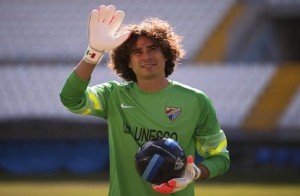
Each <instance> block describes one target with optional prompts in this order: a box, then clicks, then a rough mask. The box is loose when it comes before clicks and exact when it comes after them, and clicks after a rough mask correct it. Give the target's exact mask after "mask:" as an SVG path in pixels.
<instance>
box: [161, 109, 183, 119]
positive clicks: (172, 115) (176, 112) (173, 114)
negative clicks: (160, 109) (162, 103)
mask: <svg viewBox="0 0 300 196" xmlns="http://www.w3.org/2000/svg"><path fill="white" fill-rule="evenodd" d="M165 112H166V114H167V116H168V118H169V119H170V120H172V121H173V120H175V119H177V118H178V117H179V116H180V113H181V109H180V108H176V107H168V106H167V107H166V108H165Z"/></svg>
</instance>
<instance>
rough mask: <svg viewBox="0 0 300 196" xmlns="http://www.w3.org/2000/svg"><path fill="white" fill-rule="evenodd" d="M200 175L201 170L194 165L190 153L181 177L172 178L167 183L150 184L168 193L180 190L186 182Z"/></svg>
mask: <svg viewBox="0 0 300 196" xmlns="http://www.w3.org/2000/svg"><path fill="white" fill-rule="evenodd" d="M200 175H201V170H200V169H199V168H198V167H197V166H196V165H195V163H194V159H193V157H192V156H191V155H190V156H189V157H188V160H187V165H186V169H185V172H184V174H183V176H182V177H181V178H173V179H171V180H169V181H168V182H167V183H163V184H160V185H155V184H153V185H152V188H153V189H154V190H155V191H157V192H159V193H163V194H170V193H174V192H177V191H181V190H182V189H184V188H186V187H187V185H188V184H190V183H191V182H193V181H194V180H196V179H198V178H199V177H200Z"/></svg>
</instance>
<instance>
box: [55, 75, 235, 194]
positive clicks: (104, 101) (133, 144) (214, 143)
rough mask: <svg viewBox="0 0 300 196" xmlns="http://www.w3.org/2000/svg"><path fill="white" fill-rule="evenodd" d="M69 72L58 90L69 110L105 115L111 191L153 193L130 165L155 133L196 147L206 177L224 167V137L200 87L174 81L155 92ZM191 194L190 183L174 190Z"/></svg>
mask: <svg viewBox="0 0 300 196" xmlns="http://www.w3.org/2000/svg"><path fill="white" fill-rule="evenodd" d="M88 84H89V81H83V80H80V79H79V78H78V77H77V76H76V75H75V73H74V72H72V73H71V75H70V76H69V78H68V79H67V81H66V83H65V85H64V87H63V89H62V91H61V94H60V96H61V101H62V103H63V104H64V105H65V106H66V107H67V108H68V109H69V110H70V111H71V112H73V113H77V114H82V115H92V116H97V117H101V118H104V119H106V121H107V123H108V132H109V134H108V135H109V149H110V189H109V195H111V196H141V195H147V196H156V195H157V196H158V195H161V194H159V193H157V192H155V191H154V190H153V189H152V187H151V184H150V183H149V182H146V181H145V180H143V179H142V178H141V177H140V176H139V175H138V173H137V172H136V170H135V165H134V156H135V153H136V151H137V149H138V147H139V145H141V144H142V143H143V142H145V141H148V140H150V139H152V138H154V137H169V138H173V139H174V140H176V141H178V142H179V144H180V145H181V146H182V147H183V149H184V151H185V153H186V155H195V153H199V154H200V155H201V156H202V157H203V158H204V160H203V162H202V164H204V165H205V166H206V167H207V168H208V169H209V171H210V177H214V176H218V175H222V174H224V173H225V172H226V171H227V169H228V167H229V154H228V151H227V149H226V147H227V141H226V137H225V135H224V133H223V131H222V130H221V128H220V125H219V123H218V120H217V117H216V113H215V110H214V108H213V105H212V103H211V101H210V99H209V98H208V97H207V96H206V95H205V94H204V93H203V92H201V91H200V90H197V89H193V88H191V87H189V86H185V85H183V84H180V83H178V82H175V81H171V80H170V81H169V85H168V86H167V87H166V88H165V89H163V90H161V91H159V92H155V93H147V92H143V91H141V90H140V89H139V88H138V86H137V84H136V83H135V82H128V83H127V82H124V83H119V82H115V81H112V82H107V83H103V84H99V85H96V86H92V87H89V86H88ZM171 195H176V196H192V195H194V184H193V183H191V184H190V185H189V186H188V187H187V188H186V189H184V190H182V191H179V192H176V193H173V194H171Z"/></svg>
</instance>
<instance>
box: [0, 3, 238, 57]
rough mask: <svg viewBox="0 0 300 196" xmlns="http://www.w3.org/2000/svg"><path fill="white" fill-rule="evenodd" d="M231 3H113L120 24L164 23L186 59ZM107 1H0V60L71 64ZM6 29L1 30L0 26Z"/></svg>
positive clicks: (82, 47)
mask: <svg viewBox="0 0 300 196" xmlns="http://www.w3.org/2000/svg"><path fill="white" fill-rule="evenodd" d="M234 2H235V1H234V0H227V1H210V0H191V1H189V2H188V3H187V2H185V1H180V0H173V1H172V3H170V2H168V1H160V0H151V1H150V0H148V1H136V0H127V1H115V2H114V5H116V7H117V8H118V9H122V10H124V11H125V13H126V17H125V20H124V23H133V22H139V21H141V20H143V19H145V18H147V17H159V18H161V19H163V20H167V21H168V22H170V23H171V25H172V26H173V27H174V28H175V31H176V32H178V33H179V34H180V35H182V36H183V37H184V41H183V45H184V49H185V50H186V51H187V58H189V57H190V56H191V55H193V54H194V53H195V50H197V49H198V48H199V47H201V45H202V44H203V42H204V40H205V39H206V38H207V36H208V35H209V33H211V31H212V30H213V29H214V28H215V26H216V25H217V24H218V23H219V21H220V19H222V17H224V15H225V14H226V12H227V11H228V10H229V8H230V7H231V6H232V4H233V3H234ZM100 3H101V4H106V5H108V4H111V3H112V2H111V1H101V2H97V1H82V0H73V1H72V2H70V1H68V0H53V1H38V0H24V1H22V6H20V2H19V1H17V0H11V1H2V2H1V3H0V5H1V6H0V23H1V25H2V28H1V29H0V38H1V45H0V62H3V61H4V62H5V61H9V62H10V61H13V62H18V61H23V62H24V61H26V62H28V61H29V62H32V61H45V62H47V61H48V62H49V61H50V62H52V61H65V62H66V61H72V62H73V61H74V60H78V59H80V58H81V57H82V54H83V53H84V50H85V49H86V47H87V21H88V13H89V12H90V10H92V9H97V7H98V6H99V4H100ZM4 27H5V28H4Z"/></svg>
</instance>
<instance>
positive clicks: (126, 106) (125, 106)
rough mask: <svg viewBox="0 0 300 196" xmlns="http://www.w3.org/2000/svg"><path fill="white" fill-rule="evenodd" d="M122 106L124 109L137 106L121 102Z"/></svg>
mask: <svg viewBox="0 0 300 196" xmlns="http://www.w3.org/2000/svg"><path fill="white" fill-rule="evenodd" d="M121 108H123V109H129V108H135V107H134V106H131V105H125V104H124V103H122V104H121Z"/></svg>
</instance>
